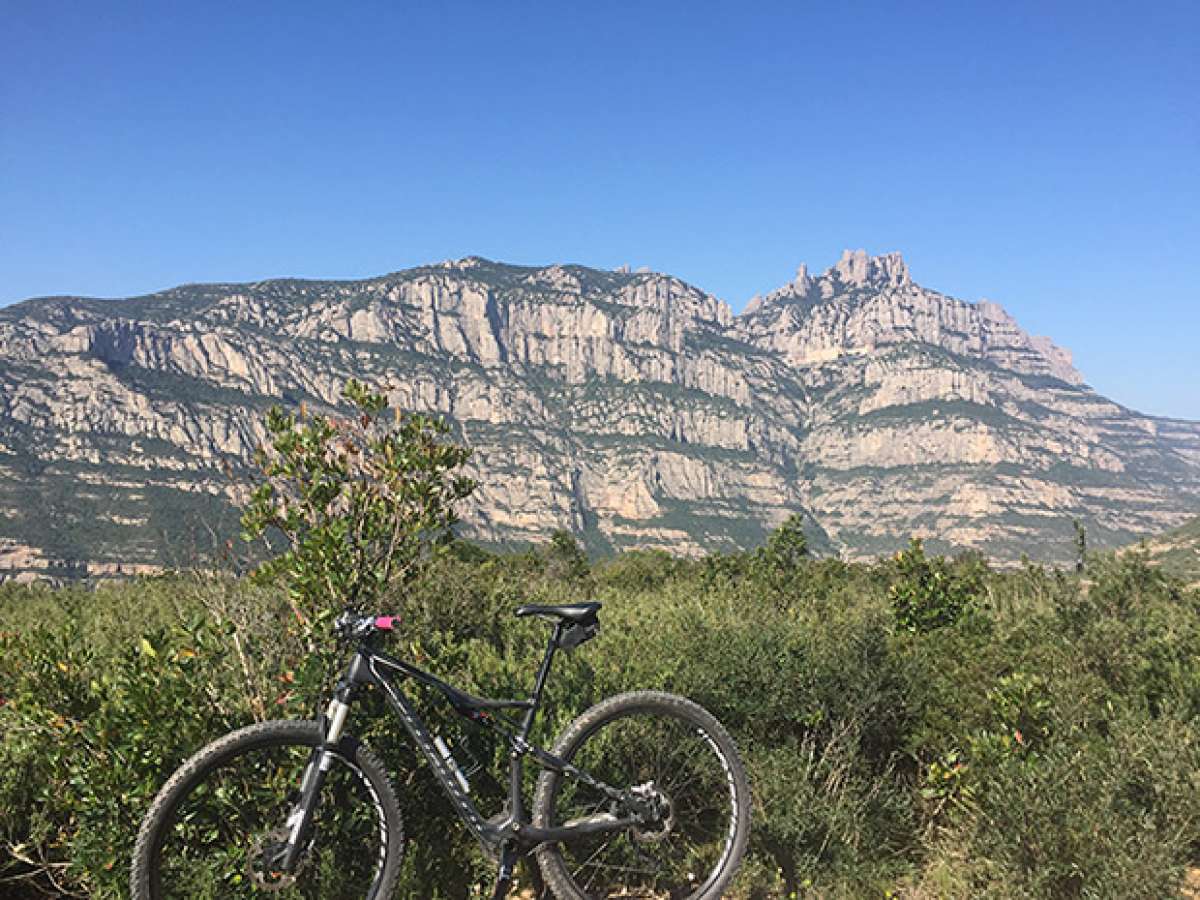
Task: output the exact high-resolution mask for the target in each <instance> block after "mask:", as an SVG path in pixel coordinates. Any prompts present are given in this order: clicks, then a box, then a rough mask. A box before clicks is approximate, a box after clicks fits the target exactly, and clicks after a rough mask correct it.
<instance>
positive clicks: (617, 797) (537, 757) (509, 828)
mask: <svg viewBox="0 0 1200 900" xmlns="http://www.w3.org/2000/svg"><path fill="white" fill-rule="evenodd" d="M562 634H563V625H562V623H556V624H555V626H554V633H553V635H552V636H551V638H550V641H549V643H548V644H547V646H546V653H545V656H544V657H543V658H542V663H541V665H540V666H539V667H538V672H537V678H536V681H535V682H534V689H533V695H532V696H531V697H529V698H528V699H526V700H490V699H485V698H481V697H474V696H472V695H470V694H467V693H465V692H463V691H460V690H458V689H457V688H455V687H453V686H452V685H449V684H447V683H446V682H445V681H442V680H441V679H440V678H438V677H437V676H435V675H431V674H430V673H428V672H425V671H423V670H422V669H419V668H417V667H416V666H414V665H411V664H410V663H407V662H404V661H403V660H400V659H396V658H394V657H391V656H388V655H387V654H385V653H380V652H379V651H378V650H376V649H374V648H373V647H372V646H370V644H369V643H368V642H365V641H364V642H363V643H361V644H360V645H359V646H358V648H357V650H356V651H355V654H354V656H353V658H352V659H351V660H350V664H349V665H348V666H347V668H346V672H345V674H344V675H343V676H342V678H341V680H340V681H339V682H338V684H337V687H336V688H335V690H334V697H333V700H332V701H331V702H330V704H329V709H328V710H327V712H326V713H325V714H324V715H322V717H321V720H320V722H321V730H322V734H324V735H325V741H324V743H323V744H322V745H321V747H320V748H318V749H317V750H314V754H313V759H312V760H311V762H310V764H309V766H308V768H307V770H306V773H305V777H304V780H303V783H302V785H301V798H300V801H299V803H298V804H297V807H296V814H294V818H295V821H289V827H290V828H291V833H292V836H291V838H290V839H289V841H288V844H289V851H288V853H287V856H286V857H285V859H284V861H283V868H284V870H285V871H291V870H292V867H294V866H295V864H296V863H297V861H298V860H299V857H300V854H301V848H302V847H303V844H304V836H305V835H306V833H307V830H308V823H309V822H310V821H311V819H312V816H313V813H314V812H315V805H316V803H315V801H316V798H317V796H318V794H319V792H320V787H321V783H322V782H323V781H324V773H325V771H327V770H328V768H329V765H328V764H324V763H323V759H324V754H326V753H328V752H330V751H334V750H335V749H336V747H337V744H338V742H339V741H340V740H341V737H342V728H343V726H344V724H345V720H346V716H347V714H348V711H349V706H350V704H351V702H352V701H353V698H354V695H355V693H356V692H357V691H358V690H359V689H360V688H361V687H363V686H365V685H374V686H376V687H378V688H379V689H380V690H382V691H383V695H384V697H385V698H386V700H387V703H388V705H390V706H391V708H392V709H393V710H394V711H395V712H396V714H397V715H398V716H399V717H400V721H401V722H403V723H404V727H405V729H406V730H407V731H408V734H409V736H410V737H411V738H412V740H413V742H414V743H415V744H416V745H417V747H418V748H419V749H420V751H421V753H422V754H423V755H424V756H425V759H426V761H427V762H428V763H429V766H430V768H431V769H432V770H433V774H434V776H435V777H436V778H437V780H438V783H439V784H440V785H441V786H442V789H443V790H444V791H445V792H446V795H447V796H448V797H449V798H450V801H451V803H452V804H453V806H454V809H455V811H456V812H457V813H458V815H459V818H461V819H462V821H463V823H464V824H465V825H466V826H467V828H469V829H470V831H471V832H472V834H474V835H475V837H476V838H477V839H478V840H479V842H480V843H481V844H482V845H484V847H485V848H488V849H491V850H495V849H497V848H501V847H504V846H516V847H518V848H520V849H521V850H528V849H531V848H533V847H536V846H537V845H539V844H546V843H556V842H559V841H570V840H572V839H575V838H580V837H584V836H587V835H592V834H599V833H602V832H606V831H616V830H618V829H622V828H627V827H629V826H631V825H637V824H640V823H643V822H645V821H646V820H647V818H648V817H650V816H652V815H653V809H652V808H649V807H648V805H647V804H646V802H645V801H644V800H643V799H641V798H639V797H637V796H635V795H634V794H632V793H631V792H630V791H629V790H628V789H619V788H615V787H613V786H611V785H608V784H605V783H604V782H602V781H599V780H598V779H595V778H593V777H592V776H590V775H588V774H587V773H586V772H584V771H582V770H580V769H578V768H576V767H575V766H573V765H571V764H570V763H568V762H566V761H565V760H563V759H560V758H559V757H557V756H555V755H554V754H552V753H549V752H548V751H546V750H544V749H542V748H541V747H537V746H534V745H532V744H530V743H529V740H528V738H529V733H530V731H531V730H532V729H533V725H534V721H535V720H536V717H537V713H538V709H539V708H540V707H541V703H542V692H543V690H544V689H545V686H546V678H547V676H548V675H549V674H550V666H551V664H552V663H553V661H554V655H555V653H556V651H557V650H558V647H559V641H560V639H561V638H562ZM405 678H411V679H414V680H415V681H417V682H419V683H421V684H423V685H425V686H427V687H430V688H433V689H434V690H435V691H437V692H438V693H440V694H441V695H442V697H443V698H444V699H445V700H446V701H447V702H448V703H449V704H450V706H451V707H452V708H453V709H454V711H455V712H457V713H458V714H459V715H462V716H464V717H466V718H468V719H470V720H472V721H474V722H476V723H479V724H481V725H484V726H487V727H489V728H492V729H494V730H495V731H497V732H498V733H499V734H501V735H502V736H503V737H504V738H505V740H506V741H507V742H508V746H509V754H508V758H509V771H508V781H509V784H508V805H507V815H506V816H504V818H503V819H502V820H500V821H499V822H495V821H489V820H488V819H485V818H484V817H483V816H482V815H481V814H480V812H479V810H478V808H476V806H475V804H474V803H473V802H472V801H471V798H470V797H469V796H467V793H466V791H464V790H463V788H462V786H461V785H460V784H459V780H458V774H457V772H456V771H455V770H454V769H453V768H452V767H451V763H450V762H449V761H448V760H446V759H445V758H443V756H442V754H441V753H440V752H439V750H438V748H437V746H436V744H435V743H434V738H433V736H432V735H431V734H430V733H429V729H428V728H427V727H426V726H425V723H424V721H423V720H422V719H421V716H420V714H419V713H418V712H417V710H416V708H415V707H414V706H413V704H412V702H411V701H410V700H409V699H408V697H407V696H405V694H404V693H403V692H402V691H401V690H400V689H399V688H398V687H397V682H398V681H400V680H402V679H405ZM500 709H511V710H519V711H521V712H523V716H522V717H521V721H520V724H519V725H516V726H515V727H514V728H509V727H506V725H513V724H514V723H510V722H501V721H497V719H496V717H495V716H493V715H492V714H491V712H490V710H500ZM526 756H531V757H532V758H533V760H534V761H535V762H536V763H537V764H538V765H539V766H540V767H542V768H545V769H550V770H551V771H554V772H559V773H561V774H562V775H563V776H564V777H566V778H570V779H572V780H575V781H580V782H582V783H583V784H586V785H588V786H589V787H591V788H593V789H595V790H597V791H600V792H601V793H603V794H605V795H606V796H607V797H609V798H611V799H612V800H614V801H616V802H617V803H618V804H619V806H620V808H621V809H622V810H624V811H627V812H628V814H627V815H624V816H621V817H618V816H612V815H607V814H603V815H596V816H590V817H588V818H585V819H580V820H573V821H572V822H569V823H566V824H564V825H561V826H559V827H556V828H539V827H536V826H534V825H533V824H532V823H530V821H529V820H528V819H527V818H526V814H525V801H524V796H523V794H522V785H523V781H524V763H525V757H526Z"/></svg>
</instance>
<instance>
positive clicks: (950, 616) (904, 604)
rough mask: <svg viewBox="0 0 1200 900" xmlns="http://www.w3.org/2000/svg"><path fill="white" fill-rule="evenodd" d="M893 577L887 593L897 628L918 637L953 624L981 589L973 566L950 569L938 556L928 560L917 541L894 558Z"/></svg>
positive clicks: (915, 539)
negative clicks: (894, 571) (894, 570)
mask: <svg viewBox="0 0 1200 900" xmlns="http://www.w3.org/2000/svg"><path fill="white" fill-rule="evenodd" d="M896 576H897V577H896V580H895V581H894V582H893V583H892V587H891V591H890V596H891V601H892V610H893V611H894V613H895V616H896V625H897V627H899V628H903V629H905V630H906V631H912V632H916V633H919V634H924V633H925V632H928V631H933V630H934V629H935V628H944V627H945V626H947V625H953V624H954V623H955V622H957V621H958V620H959V619H960V618H962V616H963V615H965V614H966V613H967V611H968V610H969V609H970V608H971V605H972V604H973V603H974V600H975V598H976V596H977V595H978V594H979V591H980V589H981V588H982V582H981V580H980V577H979V573H978V571H977V570H976V569H975V568H974V567H971V566H969V565H968V566H959V567H952V566H951V565H950V564H949V563H947V561H946V560H945V559H944V558H943V557H940V556H939V557H934V558H932V559H931V558H930V557H928V556H926V555H925V548H924V547H923V546H922V544H921V540H920V538H913V539H912V542H911V543H910V544H909V546H908V549H906V550H903V551H901V552H900V553H898V554H897V555H896Z"/></svg>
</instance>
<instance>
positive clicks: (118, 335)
mask: <svg viewBox="0 0 1200 900" xmlns="http://www.w3.org/2000/svg"><path fill="white" fill-rule="evenodd" d="M351 375H353V376H356V377H360V378H364V379H366V380H369V381H373V382H375V383H378V384H380V385H384V386H386V388H387V389H388V391H389V392H390V394H391V395H392V397H393V400H394V401H395V402H396V403H397V404H398V405H400V406H402V407H404V408H407V409H412V410H422V411H429V412H435V413H439V414H441V415H443V416H445V417H446V418H447V419H448V420H449V421H450V422H451V423H452V424H453V425H454V427H455V429H456V433H457V436H458V438H459V439H460V440H463V441H465V442H467V443H468V444H470V445H471V446H472V447H474V448H475V450H476V457H475V461H474V467H475V470H476V475H477V476H478V477H479V479H480V481H481V487H480V490H479V492H478V494H477V495H476V496H475V497H474V498H472V500H471V502H470V503H469V504H468V506H467V508H466V509H465V510H464V511H465V513H466V519H467V524H468V529H469V532H470V533H471V534H473V535H474V536H475V537H476V538H478V539H481V540H485V541H488V542H492V543H498V544H500V543H506V544H511V543H515V542H523V541H531V540H538V539H541V538H543V537H544V536H545V535H546V534H547V533H548V532H549V531H550V530H551V529H553V528H560V527H565V528H570V529H572V530H574V531H576V532H577V533H578V534H580V535H581V536H582V537H583V538H584V539H585V540H586V541H587V542H588V543H589V544H590V545H591V546H592V547H594V548H595V549H598V550H604V549H611V548H621V547H631V546H654V547H662V548H664V549H667V550H670V551H672V552H675V553H685V554H697V553H702V552H706V551H711V550H720V549H730V548H733V547H738V546H747V545H750V544H753V543H755V542H757V541H758V540H759V539H760V538H761V537H762V535H763V534H764V533H765V531H766V530H768V529H770V528H771V527H773V526H774V525H776V524H777V523H778V522H779V521H781V520H782V519H783V518H784V517H786V516H787V515H789V514H790V513H792V512H802V513H805V514H806V516H807V519H806V521H807V522H808V525H809V527H810V531H811V537H812V539H813V542H814V544H815V545H816V546H817V547H818V548H820V549H822V550H824V551H826V552H836V553H841V554H843V555H846V556H863V555H869V554H873V553H877V552H883V551H888V550H891V549H893V548H894V547H896V546H898V545H899V544H900V543H901V542H902V541H904V540H906V539H907V536H908V535H910V534H919V535H922V536H924V537H926V538H927V539H930V540H932V541H933V543H934V545H935V546H941V547H946V548H949V547H955V548H974V549H978V550H980V551H981V552H984V553H986V554H989V555H991V556H993V557H995V558H998V559H1004V560H1012V559H1015V558H1017V557H1018V556H1020V555H1021V554H1022V553H1027V554H1029V555H1030V556H1034V557H1043V558H1049V559H1065V558H1067V557H1069V555H1070V552H1071V543H1070V534H1071V525H1070V522H1071V519H1072V518H1081V519H1083V520H1084V521H1085V522H1087V523H1088V524H1089V526H1090V535H1091V538H1092V541H1093V543H1094V544H1097V545H1104V544H1119V543H1123V542H1126V541H1128V540H1130V539H1133V538H1135V537H1136V536H1138V535H1140V534H1143V533H1149V532H1156V531H1161V530H1163V529H1165V528H1167V527H1170V526H1173V525H1176V524H1178V523H1180V522H1181V521H1183V520H1184V519H1186V518H1187V516H1188V515H1189V514H1194V513H1195V512H1197V511H1198V510H1200V425H1197V424H1195V423H1188V422H1178V421H1172V420H1164V419H1156V418H1152V417H1147V416H1142V415H1139V414H1137V413H1135V412H1132V411H1130V410H1127V409H1124V408H1123V407H1121V406H1119V405H1117V404H1115V403H1113V402H1111V401H1108V400H1105V399H1104V398H1103V397H1100V396H1099V395H1097V394H1096V393H1095V392H1094V391H1092V390H1091V389H1089V388H1088V387H1087V386H1086V385H1085V384H1084V383H1083V379H1082V377H1081V376H1080V374H1079V373H1078V372H1077V371H1076V370H1075V369H1074V368H1073V366H1072V364H1071V358H1070V354H1069V353H1067V352H1066V351H1065V350H1062V349H1060V348H1058V347H1056V346H1055V345H1054V344H1053V343H1051V342H1050V341H1049V340H1048V339H1045V338H1038V337H1031V336H1029V335H1027V334H1026V333H1025V332H1024V331H1022V330H1021V329H1020V328H1019V327H1018V325H1017V324H1016V323H1015V322H1014V321H1013V319H1012V318H1011V317H1010V316H1009V315H1008V314H1007V313H1005V312H1004V310H1003V309H1001V308H1000V307H999V306H997V305H995V304H993V303H988V302H982V301H981V302H979V303H967V302H964V301H961V300H957V299H954V298H952V297H947V296H945V295H943V294H939V293H936V292H934V291H930V290H927V289H925V288H922V287H920V286H918V285H917V284H916V283H914V282H913V280H912V278H911V276H910V274H909V271H908V268H907V266H906V265H905V263H904V261H903V260H902V259H901V258H900V256H899V255H898V254H888V255H885V256H879V257H870V256H867V255H866V254H865V253H863V252H861V251H858V252H854V253H851V252H849V251H848V252H847V253H846V254H845V255H843V257H842V259H841V260H840V261H839V262H838V263H837V264H836V265H834V266H833V267H832V268H830V269H828V270H827V271H825V272H824V273H822V274H820V275H818V276H815V277H814V276H810V275H809V274H808V271H807V269H806V268H804V267H802V268H801V269H800V271H799V273H798V274H797V277H796V279H795V281H793V282H792V283H790V284H788V285H785V286H784V287H783V288H781V289H779V290H778V291H775V292H773V293H771V294H769V295H768V296H766V297H764V298H761V299H758V300H756V301H754V302H753V303H752V304H751V305H750V306H749V307H748V308H747V310H746V311H745V312H744V313H743V314H742V315H740V316H734V315H732V313H731V311H730V309H729V307H727V306H726V305H725V304H724V303H722V302H720V301H719V300H717V299H715V298H713V297H711V296H709V295H708V294H705V293H704V292H703V291H700V290H698V289H697V288H695V287H692V286H691V285H688V284H685V283H684V282H682V281H680V280H678V279H676V278H672V277H670V276H667V275H662V274H656V273H649V272H639V273H629V272H624V271H622V272H606V271H598V270H595V269H588V268H584V267H580V266H563V265H555V266H549V267H545V268H529V267H517V266H507V265H502V264H498V263H492V262H489V261H487V260H483V259H479V258H475V257H472V258H468V259H464V260H458V261H451V262H446V263H441V264H438V265H432V266H425V267H421V268H417V269H412V270H408V271H404V272H398V273H395V274H392V275H388V276H384V277H381V278H375V279H369V280H366V281H353V282H303V281H269V282H260V283H256V284H241V285H193V286H185V287H180V288H176V289H173V290H170V291H165V292H162V293H160V294H155V295H151V296H148V297H140V298H131V299H127V300H113V301H98V300H88V299H83V298H47V299H40V300H31V301H26V302H24V303H21V304H17V305H16V306H13V307H9V308H8V309H5V310H0V571H8V572H9V573H10V574H12V573H16V574H21V573H24V574H26V575H28V574H30V573H59V574H68V575H70V574H79V573H81V572H87V571H89V567H91V569H92V570H96V571H99V570H102V569H103V568H104V567H109V568H111V567H114V566H122V567H124V568H123V569H122V571H134V570H135V569H134V568H133V567H136V566H156V565H179V564H187V563H189V562H192V561H194V560H195V559H196V558H197V556H198V555H199V554H201V553H202V552H203V551H204V549H205V547H207V546H209V545H211V543H212V540H213V537H214V535H216V536H224V535H226V534H232V531H233V514H232V512H231V505H230V503H231V500H232V499H234V498H236V495H237V491H238V490H239V485H241V484H244V481H245V477H246V470H245V464H246V462H247V461H248V459H249V457H250V454H251V453H252V451H253V448H254V447H255V446H256V445H257V444H258V442H259V441H260V440H261V439H262V436H263V433H262V429H261V425H260V421H261V416H262V412H263V411H264V409H265V408H266V407H268V406H269V405H270V404H272V403H284V404H294V403H298V402H301V401H307V402H309V403H310V404H315V405H317V406H328V405H332V404H336V403H337V400H338V395H339V391H340V386H341V384H342V383H343V382H344V380H345V379H346V378H347V377H349V376H351Z"/></svg>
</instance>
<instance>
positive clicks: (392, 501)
mask: <svg viewBox="0 0 1200 900" xmlns="http://www.w3.org/2000/svg"><path fill="white" fill-rule="evenodd" d="M343 395H344V396H345V398H346V400H347V402H348V404H349V405H350V407H351V408H352V413H351V415H349V416H348V417H346V418H335V417H331V416H325V415H317V414H312V413H309V412H308V411H307V410H306V409H305V407H304V406H301V407H300V410H299V412H297V413H291V412H284V411H283V410H281V409H280V408H278V407H274V408H272V409H271V410H270V412H269V413H268V414H267V422H266V425H267V431H268V433H269V435H270V440H269V442H268V444H267V445H266V446H264V447H262V448H260V449H259V451H258V454H257V459H258V462H259V465H260V466H261V468H262V472H263V477H264V481H263V483H262V484H260V485H259V486H258V488H257V489H255V491H254V492H253V494H252V495H251V498H250V501H249V504H248V505H247V507H246V509H245V510H244V512H243V514H242V528H243V538H244V539H246V540H254V539H256V538H258V537H261V536H263V535H264V533H267V532H268V531H271V530H275V531H278V532H279V533H281V534H282V535H283V536H284V537H285V538H286V540H287V542H288V548H287V549H286V550H285V551H284V552H283V553H282V554H280V555H279V556H276V557H275V558H274V559H271V560H269V561H268V562H266V563H264V564H263V565H262V566H260V567H259V569H258V571H257V573H256V575H257V576H258V577H259V578H263V579H271V578H274V577H278V576H282V577H283V578H284V579H285V580H286V581H287V582H288V587H289V596H290V598H291V600H292V605H293V610H294V611H295V612H296V615H297V616H298V617H299V618H300V619H301V620H302V621H305V622H308V621H310V619H311V617H313V616H314V615H318V614H321V613H328V612H332V611H335V610H337V609H338V608H340V607H341V606H344V605H351V606H357V607H360V608H363V607H368V606H370V605H372V604H373V603H375V602H376V601H378V600H379V599H380V597H381V596H382V595H384V594H385V593H386V592H387V591H388V590H389V589H390V588H392V587H393V586H395V585H397V584H400V583H403V582H405V581H408V580H410V579H412V578H413V577H414V576H415V575H416V574H417V573H418V572H419V571H420V569H421V567H422V565H423V564H424V563H425V562H427V561H428V559H429V558H430V556H431V555H432V553H434V552H436V551H437V550H439V549H440V548H441V547H442V546H444V544H445V542H446V540H447V538H449V537H450V529H451V526H453V525H454V523H455V522H457V521H458V519H457V516H456V515H455V512H454V503H455V502H456V501H458V500H461V499H463V498H464V497H467V496H468V495H469V494H470V493H471V492H472V490H474V488H475V483H474V482H473V481H472V480H471V479H469V478H465V477H462V476H455V475H453V474H452V473H453V472H454V470H455V469H457V468H459V467H460V466H461V465H463V463H465V462H466V461H467V458H468V457H469V455H470V451H469V450H467V449H465V448H463V447H459V446H456V445H454V444H452V443H449V442H447V441H445V440H444V438H445V435H446V434H447V432H448V431H449V428H448V427H447V426H446V425H445V423H443V422H442V421H440V420H438V419H433V418H431V417H429V416H425V415H410V414H405V413H402V412H400V411H399V410H396V411H395V412H394V414H393V415H391V416H389V415H387V411H388V403H387V399H386V398H385V397H384V396H383V395H382V394H377V393H373V392H371V391H370V390H369V389H368V388H367V387H366V386H364V385H363V384H361V383H359V382H357V381H354V380H351V381H348V382H347V383H346V386H345V389H344V391H343Z"/></svg>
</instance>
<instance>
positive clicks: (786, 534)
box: [752, 515, 808, 590]
mask: <svg viewBox="0 0 1200 900" xmlns="http://www.w3.org/2000/svg"><path fill="white" fill-rule="evenodd" d="M803 524H804V517H803V516H799V515H793V516H789V517H788V518H787V520H786V521H785V522H784V523H783V524H782V525H780V526H779V527H778V528H776V529H775V530H774V531H772V532H771V533H770V534H769V535H768V536H767V542H766V543H765V544H764V545H763V546H762V547H759V548H758V550H756V551H755V552H754V555H753V557H752V560H753V561H752V566H753V568H754V571H755V574H756V575H758V576H759V577H760V578H762V579H763V580H764V581H766V582H767V583H768V584H770V585H771V586H772V587H774V588H775V589H776V590H780V589H783V588H784V587H785V586H786V585H787V584H788V582H790V581H791V580H792V578H793V577H795V575H796V574H797V573H798V572H799V571H800V564H801V563H802V562H803V561H804V560H805V559H807V558H808V538H806V537H805V535H804V528H803Z"/></svg>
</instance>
